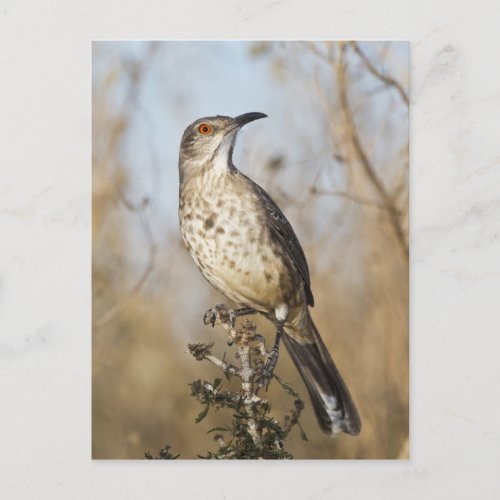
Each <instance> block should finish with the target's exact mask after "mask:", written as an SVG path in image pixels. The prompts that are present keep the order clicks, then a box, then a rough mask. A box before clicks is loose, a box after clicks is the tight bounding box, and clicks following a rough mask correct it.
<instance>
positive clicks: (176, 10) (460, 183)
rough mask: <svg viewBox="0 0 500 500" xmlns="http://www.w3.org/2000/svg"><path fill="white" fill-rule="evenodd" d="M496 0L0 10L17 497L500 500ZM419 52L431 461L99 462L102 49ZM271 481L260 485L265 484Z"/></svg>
mask: <svg viewBox="0 0 500 500" xmlns="http://www.w3.org/2000/svg"><path fill="white" fill-rule="evenodd" d="M499 21H500V7H499V5H498V3H497V2H495V1H487V0H485V1H483V2H480V3H475V2H471V1H467V2H466V1H464V2H460V3H459V2H452V1H440V2H437V1H436V0H434V1H421V2H419V3H418V4H417V3H410V2H401V1H396V0H394V1H388V0H386V1H381V2H373V1H368V0H365V1H359V2H352V0H346V1H335V2H331V1H327V0H324V1H316V2H303V1H301V0H286V1H285V0H282V1H280V0H275V1H265V0H254V1H253V2H246V1H242V0H236V1H235V0H231V1H229V0H225V1H220V2H213V1H211V2H207V1H202V0H191V1H190V2H183V1H180V0H171V1H169V2H165V1H158V0H157V1H151V2H148V3H147V4H145V3H144V2H138V1H128V2H126V4H124V3H123V2H118V1H116V0H112V1H107V2H96V1H85V2H84V1H72V2H58V1H54V0H50V1H47V2H43V3H34V2H26V1H24V2H23V1H3V2H2V3H1V4H0V39H1V44H0V62H1V68H2V77H1V78H0V96H1V102H2V108H1V109H2V112H1V115H0V129H1V132H2V133H1V137H2V146H1V147H0V173H1V175H0V178H1V183H0V234H1V235H2V240H1V247H0V248H1V250H0V402H1V403H0V404H1V411H0V414H1V417H0V476H1V483H0V489H1V496H2V498H115V497H120V498H137V497H148V496H160V497H168V498H184V497H185V498H193V497H199V498H233V497H235V496H238V497H239V498H242V499H246V498H258V493H259V492H260V493H261V498H271V497H273V498H284V497H289V498H301V499H302V498H311V499H313V498H314V499H319V498H332V497H333V498H340V497H341V498H344V499H345V498H364V497H368V496H369V497H370V498H422V497H423V496H426V497H428V498H442V497H444V498H471V497H472V496H479V497H481V498H495V496H496V495H497V494H498V493H497V492H498V489H499V488H500V479H499V477H498V462H499V459H500V430H499V425H498V421H499V417H500V402H499V398H498V394H499V393H500V387H499V385H500V363H499V362H498V353H499V352H500V336H499V332H500V315H499V313H498V311H499V307H498V297H499V292H500V238H499V231H500V140H499V123H500V120H499V116H500V88H499V82H500V65H499V64H498V51H499V48H500V30H499V29H498V26H499ZM192 38H197V39H200V38H201V39H203V38H217V39H221V38H227V39H231V38H237V39H246V38H251V39H268V38H273V39H274V38H275V39H282V38H289V39H301V38H302V39H304V38H305V39H307V38H315V39H409V40H410V41H411V67H412V89H411V201H410V204H411V280H412V284H411V290H412V293H411V304H410V307H411V330H410V331H411V361H412V363H411V394H412V407H411V441H410V442H411V450H410V452H411V460H410V461H408V462H390V463H389V462H363V461H356V462H331V461H328V462H314V461H311V462H292V463H273V464H269V463H250V464H249V463H223V464H221V463H205V462H200V461H198V462H196V463H189V462H180V463H175V462H172V463H165V462H154V463H152V462H145V461H141V462H112V461H109V462H92V461H91V460H90V300H91V296H90V113H91V109H90V95H89V94H90V71H91V60H90V49H91V44H90V41H91V40H92V39H192ZM259 474H260V475H259Z"/></svg>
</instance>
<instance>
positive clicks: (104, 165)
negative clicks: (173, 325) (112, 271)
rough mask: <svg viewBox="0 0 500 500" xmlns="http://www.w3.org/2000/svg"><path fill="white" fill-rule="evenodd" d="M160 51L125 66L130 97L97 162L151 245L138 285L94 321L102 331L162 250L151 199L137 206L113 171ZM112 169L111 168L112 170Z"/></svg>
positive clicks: (152, 46) (153, 47) (150, 49)
mask: <svg viewBox="0 0 500 500" xmlns="http://www.w3.org/2000/svg"><path fill="white" fill-rule="evenodd" d="M158 48H159V44H158V42H152V43H151V44H150V45H149V47H148V50H147V52H146V55H145V57H143V58H140V59H137V60H133V61H128V63H127V64H126V65H125V75H126V79H127V84H128V87H127V92H126V97H125V99H124V101H123V104H122V107H121V110H120V111H119V113H118V119H116V120H115V121H114V123H113V126H112V127H111V129H110V131H109V136H108V137H109V140H108V144H107V147H106V149H105V154H104V155H102V157H101V158H100V159H96V166H97V167H98V168H100V169H102V170H103V171H105V172H107V173H108V175H109V176H111V177H112V178H111V179H109V183H110V185H111V186H113V189H114V190H115V198H116V199H117V200H118V201H119V202H120V203H121V204H122V206H123V207H124V208H125V209H126V210H127V211H129V212H131V213H133V214H135V215H136V216H137V217H138V219H139V224H140V226H141V229H142V232H143V235H144V237H145V239H146V242H147V245H148V259H147V262H146V266H145V267H144V270H143V271H142V273H141V274H140V276H139V277H138V279H137V281H136V283H135V284H134V285H133V286H132V287H131V288H130V289H129V290H128V291H127V292H126V293H125V295H124V296H122V297H121V298H120V299H119V300H118V301H117V302H116V303H115V304H114V305H112V306H111V307H110V308H109V309H108V310H107V311H105V312H104V313H103V314H102V315H101V316H100V317H99V318H97V319H96V320H94V325H95V326H98V327H102V326H104V325H106V324H107V323H109V322H110V321H112V320H113V319H115V318H116V316H117V315H118V314H120V312H122V311H123V310H124V309H125V308H126V307H127V305H128V304H129V303H130V301H131V300H132V299H133V297H134V296H135V295H136V294H137V293H139V291H140V290H141V289H142V287H143V286H144V284H145V283H146V281H147V279H148V278H149V276H150V275H151V273H152V272H153V269H154V266H155V259H156V255H157V252H158V248H157V245H156V243H155V240H154V237H153V231H152V228H151V224H150V222H149V219H148V216H147V215H146V213H145V212H146V210H147V208H148V207H149V206H150V198H149V197H143V198H142V200H141V201H140V202H139V203H133V202H132V201H130V200H129V199H128V197H127V196H126V194H125V192H124V187H125V186H124V182H114V178H115V177H118V178H120V179H122V178H123V176H117V175H116V172H115V173H114V175H113V170H114V169H116V168H117V164H116V162H115V161H113V158H117V157H118V156H119V155H118V154H117V149H118V147H119V144H120V140H121V139H122V138H123V136H124V134H125V132H126V130H127V127H128V124H129V122H130V115H131V113H132V110H131V106H130V105H131V104H132V105H133V106H134V108H135V109H141V108H140V104H139V97H138V96H139V91H140V86H141V84H142V82H143V80H144V78H145V75H146V72H147V70H148V69H149V68H150V66H151V63H152V61H153V58H154V57H155V55H156V53H157V51H158ZM110 165H111V168H109V166H110Z"/></svg>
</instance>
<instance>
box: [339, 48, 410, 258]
mask: <svg viewBox="0 0 500 500" xmlns="http://www.w3.org/2000/svg"><path fill="white" fill-rule="evenodd" d="M347 48H348V44H347V43H345V42H340V44H339V58H338V61H337V62H336V64H335V71H336V75H337V89H338V99H339V105H340V109H341V111H342V115H343V117H344V123H345V132H346V139H347V140H348V142H349V144H350V146H351V149H352V151H353V152H354V155H355V157H356V159H357V160H358V162H359V163H360V165H361V167H362V168H363V171H364V172H365V175H366V177H367V178H368V179H369V181H370V183H371V185H372V187H373V188H374V190H375V191H376V192H378V194H379V196H380V198H381V201H382V204H383V206H384V207H385V210H386V211H387V214H388V216H389V220H390V223H391V225H392V228H393V230H394V233H395V235H396V238H397V241H398V243H399V245H400V248H401V251H402V254H403V256H404V257H405V259H406V261H408V258H409V249H408V242H407V241H406V235H405V231H404V230H403V227H402V224H401V220H400V213H401V212H400V210H399V209H398V208H397V207H396V204H395V200H394V196H393V195H391V194H389V193H388V192H387V190H386V188H385V186H384V184H383V182H382V180H381V179H380V178H379V176H378V174H377V172H376V170H375V168H374V166H373V165H372V163H371V161H370V159H369V157H368V155H367V154H366V152H365V149H364V146H363V144H362V142H361V138H360V136H359V132H358V129H357V126H356V123H355V121H354V116H353V113H352V109H351V106H350V103H349V97H348V91H347V78H348V76H347V66H346V59H345V53H346V50H347Z"/></svg>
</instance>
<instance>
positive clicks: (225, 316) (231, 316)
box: [203, 304, 236, 328]
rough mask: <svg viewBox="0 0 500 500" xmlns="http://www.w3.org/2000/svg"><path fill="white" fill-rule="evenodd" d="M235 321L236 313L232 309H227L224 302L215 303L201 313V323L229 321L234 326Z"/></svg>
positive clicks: (213, 323)
mask: <svg viewBox="0 0 500 500" xmlns="http://www.w3.org/2000/svg"><path fill="white" fill-rule="evenodd" d="M235 321H236V313H235V312H234V310H233V309H228V308H227V307H226V306H225V305H224V304H215V306H214V307H212V308H210V309H209V310H208V311H207V312H206V313H205V314H204V315H203V323H204V324H205V325H212V328H213V327H214V326H215V324H216V323H229V324H230V325H231V327H234V323H235Z"/></svg>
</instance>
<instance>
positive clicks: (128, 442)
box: [92, 42, 409, 459]
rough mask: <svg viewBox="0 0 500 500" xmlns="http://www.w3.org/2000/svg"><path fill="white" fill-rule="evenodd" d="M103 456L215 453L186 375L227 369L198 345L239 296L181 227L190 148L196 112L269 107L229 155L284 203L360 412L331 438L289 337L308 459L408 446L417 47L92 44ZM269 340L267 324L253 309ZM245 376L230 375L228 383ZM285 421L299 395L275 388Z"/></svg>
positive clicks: (99, 440)
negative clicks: (199, 354) (182, 169)
mask: <svg viewBox="0 0 500 500" xmlns="http://www.w3.org/2000/svg"><path fill="white" fill-rule="evenodd" d="M92 57H93V75H92V94H93V95H92V107H93V131H92V172H93V226H92V234H93V247H92V251H93V268H92V288H93V334H92V335H93V339H92V346H93V361H92V370H93V390H92V398H93V405H92V413H93V414H92V439H93V442H92V455H93V458H113V459H114V458H132V459H138V458H143V457H144V452H145V451H147V450H149V451H151V452H152V453H153V454H156V453H157V452H158V450H159V449H160V448H161V447H162V446H163V445H164V444H166V443H169V444H170V445H171V446H172V450H171V451H172V452H173V453H180V454H181V458H196V457H197V455H198V454H206V452H207V451H208V450H214V449H216V447H217V445H216V443H215V442H214V441H213V434H207V433H206V431H208V430H209V429H211V428H212V427H215V426H217V425H223V424H226V423H229V422H230V413H229V412H228V413H227V414H224V412H219V413H215V414H213V413H209V416H208V417H207V418H206V419H205V420H204V421H202V422H201V423H199V424H195V423H194V419H195V417H196V416H197V415H198V413H199V412H200V411H201V409H202V407H201V406H200V404H199V403H198V402H197V401H195V400H194V399H193V398H192V397H190V388H189V387H188V385H187V384H188V383H190V382H192V381H193V380H195V379H198V378H201V379H206V380H213V379H214V378H215V377H219V376H221V372H219V371H218V370H217V369H216V368H215V367H214V366H212V365H211V364H209V363H208V362H201V363H200V362H197V361H196V360H195V359H194V358H193V357H192V356H190V355H189V354H187V352H186V351H187V343H188V342H196V341H198V342H205V343H210V342H215V346H214V348H213V353H214V354H216V355H219V356H222V355H223V353H224V352H225V351H226V350H230V348H228V347H227V345H226V336H225V334H224V333H223V331H222V330H221V329H217V328H216V329H212V328H209V327H205V326H204V325H203V324H202V320H201V318H202V316H203V313H204V312H205V310H207V309H208V308H209V307H211V306H212V305H214V304H216V303H218V302H224V303H226V304H228V305H229V304H230V303H229V301H228V300H227V299H225V297H223V296H221V295H220V294H218V293H217V292H216V291H215V290H213V289H212V288H211V286H210V285H209V284H208V283H207V282H206V281H205V280H204V278H203V277H202V276H201V274H200V272H199V271H198V269H197V268H196V266H195V264H194V263H193V262H192V261H191V258H190V257H189V255H188V253H187V251H186V250H185V249H184V246H183V244H182V241H181V237H180V233H179V230H178V222H177V203H178V171H177V160H178V150H179V143H180V139H181V136H182V133H183V131H184V129H185V128H186V126H187V125H188V124H190V123H191V122H192V121H194V120H196V119H197V118H200V117H202V116H210V115H217V114H221V115H229V116H236V115H239V114H242V113H246V112H249V111H259V112H263V113H266V114H267V115H269V118H267V119H266V120H262V121H258V122H255V123H254V124H252V125H249V126H247V127H245V128H244V129H243V131H242V133H241V134H240V138H239V141H238V144H237V146H236V149H235V154H234V163H235V165H236V166H237V167H238V168H239V169H240V170H242V171H243V172H244V173H245V174H247V175H249V176H250V177H251V178H253V179H254V180H255V181H257V182H258V183H259V184H260V185H262V186H263V187H264V188H265V189H266V190H267V191H268V192H269V193H270V194H271V196H272V197H273V198H274V200H275V201H276V202H277V203H278V205H279V206H280V207H281V209H282V210H283V211H284V212H285V214H286V216H287V218H288V219H289V220H290V222H291V223H292V225H293V227H294V229H295V232H296V233H297V235H298V237H299V240H300V241H301V243H302V246H303V248H304V251H305V254H306V256H307V259H308V263H309V267H310V271H311V281H312V290H313V293H314V296H315V300H316V306H315V307H314V308H313V309H312V315H313V317H314V321H315V322H316V324H317V326H318V328H319V330H320V332H321V334H322V337H323V339H324V341H325V343H326V344H327V346H328V347H329V349H330V352H331V353H332V355H333V358H334V359H335V361H336V363H337V365H338V366H339V369H340V371H341V372H342V374H343V376H344V379H345V380H346V382H347V384H348V386H349V388H350V390H351V393H352V395H353V397H354V400H355V401H356V403H357V406H358V408H359V410H360V413H361V418H362V420H363V429H362V431H361V434H360V436H359V437H356V438H353V437H351V436H347V435H342V436H340V437H338V438H337V439H328V438H326V437H325V435H323V434H322V433H321V432H320V431H319V429H318V426H317V424H316V420H315V417H314V414H313V411H312V408H311V406H310V404H309V400H308V396H307V392H306V390H305V387H304V386H303V384H302V382H301V380H300V377H299V375H298V373H297V372H296V370H295V368H294V367H293V365H292V363H291V361H290V359H289V357H288V354H287V353H286V351H285V350H284V349H283V350H282V356H281V357H280V361H279V363H278V367H277V370H276V373H277V374H278V375H279V376H280V377H281V378H284V379H285V380H287V381H288V382H290V383H291V385H292V386H293V387H294V388H295V389H296V390H297V391H298V392H299V393H300V394H301V395H302V397H303V399H304V401H305V403H306V409H305V411H304V412H303V416H302V419H301V422H302V425H303V428H304V430H305V432H306V434H307V436H308V438H309V441H307V442H304V441H302V440H301V437H300V433H299V431H298V429H294V430H293V431H292V433H291V435H290V437H289V438H288V440H287V442H286V448H287V450H288V451H290V452H291V453H293V454H294V455H295V457H296V458H367V459H370V458H407V457H408V358H409V356H408V94H407V88H408V44H407V43H406V42H369V43H368V42H362V43H354V42H94V44H93V53H92ZM258 326H259V330H260V331H261V332H262V333H264V334H265V335H266V337H267V339H268V344H271V342H272V341H273V338H274V337H273V335H274V334H273V326H272V325H271V324H269V323H267V322H266V321H265V320H259V321H258ZM233 383H234V382H233ZM267 397H268V399H269V400H270V402H271V404H272V413H273V415H274V416H275V417H276V418H278V419H279V420H280V421H282V419H283V416H284V415H285V413H286V412H287V411H289V410H290V409H291V408H292V407H293V398H291V397H290V396H288V395H287V394H285V393H284V392H283V390H282V389H281V388H280V387H279V386H278V385H277V384H272V385H271V387H270V389H269V393H268V395H267Z"/></svg>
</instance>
